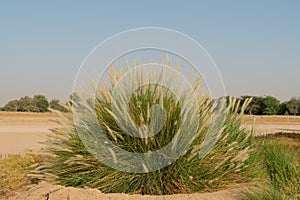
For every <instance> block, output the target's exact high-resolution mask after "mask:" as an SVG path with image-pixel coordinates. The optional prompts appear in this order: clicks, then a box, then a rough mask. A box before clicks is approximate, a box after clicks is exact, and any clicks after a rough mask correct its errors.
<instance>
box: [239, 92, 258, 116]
mask: <svg viewBox="0 0 300 200" xmlns="http://www.w3.org/2000/svg"><path fill="white" fill-rule="evenodd" d="M249 98H251V99H252V101H251V102H250V104H249V105H248V106H247V108H246V109H245V114H249V115H262V114H263V97H258V96H242V97H241V104H243V102H244V101H245V100H246V99H249Z"/></svg>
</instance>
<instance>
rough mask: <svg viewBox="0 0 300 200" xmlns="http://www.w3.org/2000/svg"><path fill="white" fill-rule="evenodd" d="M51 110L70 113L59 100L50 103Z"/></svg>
mask: <svg viewBox="0 0 300 200" xmlns="http://www.w3.org/2000/svg"><path fill="white" fill-rule="evenodd" d="M50 108H51V109H53V110H58V111H60V112H68V109H67V108H66V107H65V106H63V105H62V104H61V103H60V102H59V100H57V99H52V100H51V101H50Z"/></svg>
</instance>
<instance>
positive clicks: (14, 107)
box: [3, 100, 19, 112]
mask: <svg viewBox="0 0 300 200" xmlns="http://www.w3.org/2000/svg"><path fill="white" fill-rule="evenodd" d="M18 108H19V101H18V100H12V101H10V102H8V103H7V104H6V105H5V106H4V107H3V111H15V112H16V111H18Z"/></svg>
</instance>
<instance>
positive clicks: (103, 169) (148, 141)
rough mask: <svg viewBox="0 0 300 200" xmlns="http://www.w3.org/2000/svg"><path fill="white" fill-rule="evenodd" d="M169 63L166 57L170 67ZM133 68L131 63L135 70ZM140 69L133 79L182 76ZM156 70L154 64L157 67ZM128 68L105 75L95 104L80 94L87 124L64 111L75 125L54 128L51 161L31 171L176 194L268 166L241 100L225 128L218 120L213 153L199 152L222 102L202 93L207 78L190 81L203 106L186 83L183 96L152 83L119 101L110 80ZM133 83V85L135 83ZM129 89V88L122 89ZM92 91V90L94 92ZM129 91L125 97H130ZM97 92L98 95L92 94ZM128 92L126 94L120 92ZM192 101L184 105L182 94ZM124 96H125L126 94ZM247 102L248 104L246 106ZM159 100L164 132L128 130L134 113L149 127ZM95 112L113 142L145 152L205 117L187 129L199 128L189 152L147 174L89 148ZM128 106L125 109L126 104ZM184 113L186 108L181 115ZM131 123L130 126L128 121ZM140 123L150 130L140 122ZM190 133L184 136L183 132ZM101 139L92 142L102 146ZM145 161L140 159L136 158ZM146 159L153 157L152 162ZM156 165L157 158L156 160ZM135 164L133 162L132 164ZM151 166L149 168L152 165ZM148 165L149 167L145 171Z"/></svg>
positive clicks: (47, 152) (80, 182) (115, 189)
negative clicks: (112, 163) (257, 155)
mask: <svg viewBox="0 0 300 200" xmlns="http://www.w3.org/2000/svg"><path fill="white" fill-rule="evenodd" d="M169 65H170V62H169V61H167V66H169ZM128 70H129V71H130V70H131V68H129V69H128ZM132 70H133V76H132V77H131V79H130V80H133V83H134V81H139V80H143V79H144V78H147V77H150V79H151V78H152V79H153V80H154V82H155V80H160V78H161V77H164V78H166V79H167V80H168V81H169V82H172V81H174V80H176V78H178V77H174V76H170V73H169V72H167V71H163V70H161V71H160V72H158V73H157V74H155V73H150V74H149V73H145V72H144V71H140V70H138V69H137V68H133V69H132ZM150 71H151V70H150ZM124 73H125V72H124V71H123V70H122V69H119V70H116V69H114V68H111V71H110V79H109V82H103V83H101V85H100V86H99V88H98V89H97V95H96V98H95V99H94V102H95V108H94V107H93V105H92V104H91V103H90V102H91V100H90V99H91V98H89V99H87V100H85V98H81V97H80V96H78V98H79V99H81V101H80V103H78V102H76V101H74V102H73V106H74V105H75V106H77V107H82V108H86V110H87V113H86V115H85V113H83V116H86V117H85V121H84V122H85V123H84V124H82V125H81V126H80V127H76V128H75V127H74V125H73V124H72V123H73V121H72V118H71V117H70V116H68V115H65V117H66V118H67V120H66V122H67V123H68V126H66V127H65V128H62V129H56V130H54V132H53V134H52V136H51V137H50V138H49V140H48V142H47V144H48V148H46V149H44V151H43V153H42V154H43V159H44V163H43V164H42V165H41V166H39V167H38V168H37V169H36V170H35V171H32V174H38V175H40V176H41V177H43V179H47V180H50V181H52V182H55V183H57V184H61V185H65V186H74V187H91V188H97V189H99V190H101V191H102V192H104V193H121V192H122V193H130V194H136V193H138V194H156V195H160V194H175V193H193V192H201V191H215V190H219V189H223V188H228V187H230V186H232V185H236V184H237V183H245V182H248V181H251V178H252V177H253V176H255V173H254V172H255V171H258V170H255V169H259V168H261V166H260V164H259V162H256V161H257V160H256V159H254V157H253V153H254V152H255V151H254V150H255V145H254V141H253V137H252V135H251V134H248V133H247V132H246V131H245V130H244V129H242V128H241V123H242V120H241V114H239V108H240V106H239V102H238V101H236V100H235V99H230V103H229V105H228V106H227V107H226V109H225V112H224V120H223V119H219V118H218V119H217V120H220V122H221V125H222V126H220V127H215V129H214V131H215V133H214V134H218V133H220V136H219V137H218V140H217V143H216V144H215V145H214V147H213V149H212V150H211V151H210V152H209V154H207V155H206V156H204V157H202V158H199V157H198V152H199V150H201V149H202V148H203V147H205V146H202V142H203V141H204V138H205V136H206V135H207V134H208V130H209V126H210V125H211V124H212V121H211V116H212V113H213V110H214V109H216V107H214V106H213V101H212V100H211V99H210V98H208V97H207V95H205V94H203V93H202V92H201V91H200V90H201V80H200V78H198V79H195V81H194V82H190V85H191V86H192V87H191V88H192V90H194V91H193V92H194V94H196V99H197V102H196V104H198V105H193V104H189V99H188V91H186V90H185V88H178V94H180V95H179V96H180V97H179V100H178V99H176V98H175V96H174V94H172V92H170V91H168V90H167V88H164V87H161V86H157V85H152V84H151V83H149V84H147V85H144V86H143V87H141V88H140V89H139V90H136V91H135V92H134V93H132V94H125V95H131V96H130V98H129V102H128V105H127V104H118V103H120V102H115V101H114V99H113V95H112V92H111V88H110V87H109V86H112V87H113V86H114V85H116V83H117V82H118V80H120V78H121V77H122V75H124ZM128 86H130V84H128ZM122 92H126V91H122ZM87 93H88V92H87ZM125 95H124V96H125ZM91 97H92V95H91ZM121 97H122V95H121ZM181 100H182V101H183V102H187V103H183V104H179V103H178V102H179V101H181ZM121 102H122V101H121ZM247 103H248V102H246V103H245V105H243V106H242V107H243V108H244V107H245V106H246V105H247ZM113 104H114V105H116V106H117V110H118V109H119V110H118V111H119V112H120V114H122V113H123V110H122V109H123V107H125V106H128V107H129V109H128V110H129V114H128V116H130V117H128V116H127V115H125V114H124V115H123V116H122V115H117V114H116V115H114V114H115V113H114V112H113V111H112V105H113ZM154 105H160V106H162V107H163V108H164V109H165V115H166V121H165V123H164V126H163V127H162V128H161V129H160V131H159V132H158V133H157V134H156V135H153V136H151V137H146V138H137V137H133V136H131V135H129V134H127V133H126V132H125V131H124V129H123V128H122V127H120V126H119V125H118V121H120V120H124V119H126V117H128V118H130V120H131V121H130V123H134V124H138V125H139V126H140V127H146V126H148V125H149V124H151V123H152V124H153V123H154V124H155V123H156V121H155V120H156V118H155V117H157V116H154V117H153V116H152V117H151V111H150V109H149V108H151V107H152V106H154ZM89 111H91V112H95V113H96V116H97V121H98V123H99V125H100V127H101V129H102V130H103V133H104V134H105V135H106V137H107V138H108V139H110V140H111V141H112V142H113V144H114V145H116V146H118V147H120V148H122V149H124V150H126V151H128V152H133V153H145V152H148V151H155V150H158V149H161V148H162V147H163V146H165V145H166V144H167V143H169V142H170V141H171V140H172V138H174V136H175V134H176V132H177V131H180V130H181V129H180V124H184V123H190V122H199V126H198V127H196V132H195V133H193V132H192V130H193V127H194V126H195V124H194V123H192V124H190V126H188V127H187V129H186V130H190V131H186V132H185V133H184V134H186V135H187V136H188V135H190V134H194V135H193V137H194V140H193V142H192V143H191V145H190V146H189V147H188V148H187V149H186V151H185V153H184V154H183V155H181V156H180V157H179V158H178V159H177V160H175V161H174V162H173V163H170V164H169V165H167V166H165V167H164V168H162V169H159V170H156V171H150V172H148V173H130V172H124V171H120V170H116V169H113V168H110V167H108V166H106V165H105V164H103V163H101V162H99V161H98V160H97V159H96V158H95V157H94V156H93V155H92V154H91V153H90V152H89V151H88V150H87V149H86V147H85V145H84V144H83V142H82V141H81V140H80V136H79V135H78V133H77V131H78V130H81V129H82V130H85V131H86V132H87V133H90V134H87V135H84V136H82V135H81V137H87V138H88V137H91V135H93V134H92V133H97V132H99V130H97V129H96V128H95V127H96V126H92V125H91V123H92V120H91V119H90V118H89V113H88V112H89ZM124 113H125V111H124ZM180 113H187V114H186V115H183V116H182V115H180ZM128 130H130V128H128ZM140 130H147V129H146V128H145V129H140ZM139 133H141V134H149V132H147V131H140V132H139ZM181 139H182V140H184V138H181ZM97 142H98V141H97V140H95V143H93V145H94V146H92V147H90V148H91V149H92V150H93V148H95V149H96V148H97ZM100 142H101V141H100ZM112 157H113V156H112V154H111V153H110V152H108V153H107V158H106V159H108V160H109V159H112ZM137 164H138V163H137ZM146 164H147V166H149V165H151V164H153V163H146ZM154 164H155V163H154ZM133 167H134V166H133ZM145 168H146V167H145ZM146 171H147V170H145V172H146Z"/></svg>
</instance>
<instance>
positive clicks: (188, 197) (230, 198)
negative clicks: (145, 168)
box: [8, 182, 243, 200]
mask: <svg viewBox="0 0 300 200" xmlns="http://www.w3.org/2000/svg"><path fill="white" fill-rule="evenodd" d="M242 190H243V187H239V188H235V189H228V190H221V191H218V192H212V193H195V194H175V195H163V196H158V195H151V196H150V195H138V194H134V195H128V194H104V193H101V192H100V191H99V190H97V189H80V188H72V187H63V186H59V185H51V184H49V183H45V182H43V183H39V184H38V185H33V186H30V187H29V188H27V189H26V190H25V191H19V192H18V193H17V194H16V195H15V196H12V197H10V198H8V200H19V199H22V200H66V199H70V200H85V199H88V200H241V199H242V198H241V195H240V193H241V191H242Z"/></svg>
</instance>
